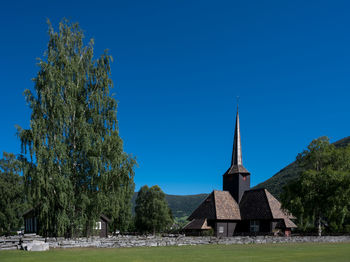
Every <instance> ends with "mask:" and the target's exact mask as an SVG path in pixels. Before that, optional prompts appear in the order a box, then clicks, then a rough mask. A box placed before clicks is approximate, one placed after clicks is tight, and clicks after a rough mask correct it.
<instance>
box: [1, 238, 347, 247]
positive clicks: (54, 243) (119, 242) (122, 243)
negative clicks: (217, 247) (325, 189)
mask: <svg viewBox="0 0 350 262" xmlns="http://www.w3.org/2000/svg"><path fill="white" fill-rule="evenodd" d="M31 241H45V242H46V243H48V244H49V246H50V248H76V247H97V248H118V247H156V246H184V245H209V244H223V245H230V244H265V243H303V242H315V243H337V242H350V236H322V237H316V236H292V237H273V236H255V237H251V236H242V237H239V236H236V237H225V238H216V237H186V236H182V235H180V236H165V237H160V236H115V237H109V238H99V237H92V238H76V239H64V238H46V239H44V238H41V237H40V236H35V235H25V236H22V237H19V236H16V237H6V238H5V237H3V238H0V250H8V249H21V248H22V243H24V244H25V243H29V242H31Z"/></svg>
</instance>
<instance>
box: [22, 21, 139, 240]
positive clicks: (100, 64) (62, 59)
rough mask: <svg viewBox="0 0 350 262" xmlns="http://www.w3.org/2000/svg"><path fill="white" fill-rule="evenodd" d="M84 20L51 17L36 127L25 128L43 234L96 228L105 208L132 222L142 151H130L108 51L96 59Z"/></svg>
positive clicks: (34, 105)
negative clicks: (137, 164) (82, 27)
mask: <svg viewBox="0 0 350 262" xmlns="http://www.w3.org/2000/svg"><path fill="white" fill-rule="evenodd" d="M83 39H84V35H83V33H82V31H81V30H80V28H79V26H78V24H71V23H69V22H68V21H67V20H63V21H62V22H61V23H60V24H59V30H58V32H55V30H54V28H53V27H52V26H51V24H50V23H49V43H48V49H47V51H46V57H45V59H40V60H39V63H38V66H39V68H40V69H39V72H38V74H37V76H36V78H34V83H35V86H34V92H31V91H30V90H26V91H25V97H26V100H27V102H28V103H29V106H30V108H31V109H32V114H31V121H30V129H28V130H23V129H21V128H18V133H19V137H20V139H21V141H22V150H23V151H24V153H26V152H27V151H29V155H30V160H28V161H27V164H26V165H25V168H24V177H25V182H26V188H27V189H28V191H29V192H30V194H31V196H32V197H33V199H35V203H34V205H38V206H39V219H40V221H41V230H42V232H40V233H41V234H43V235H54V236H72V235H76V234H78V232H81V230H83V231H84V232H85V234H89V232H90V231H91V228H93V226H94V225H95V221H96V220H97V219H98V216H99V215H100V214H101V213H105V214H106V215H107V216H109V217H110V218H111V219H112V228H113V229H116V228H117V227H120V228H125V227H127V224H128V222H129V217H130V199H131V197H132V194H133V191H134V182H133V176H134V171H133V167H134V165H135V159H134V158H132V157H130V156H129V155H127V154H126V153H124V151H123V142H122V140H121V138H120V137H119V133H118V122H117V117H116V113H117V102H116V100H115V99H114V98H113V97H112V96H111V95H110V88H112V87H113V83H112V80H111V78H110V74H111V68H110V63H111V61H112V58H111V56H109V54H108V52H107V51H105V53H104V54H103V55H102V56H101V57H99V58H97V59H94V57H93V54H94V50H93V40H90V42H89V44H88V45H86V46H85V45H84V43H83Z"/></svg>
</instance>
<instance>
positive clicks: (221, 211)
mask: <svg viewBox="0 0 350 262" xmlns="http://www.w3.org/2000/svg"><path fill="white" fill-rule="evenodd" d="M293 218H294V217H293V216H292V215H291V214H289V213H288V212H286V211H285V210H282V209H281V203H280V202H279V201H278V200H277V199H276V198H275V197H274V196H273V195H271V194H270V193H269V191H267V190H266V189H250V173H249V172H248V170H247V169H245V168H244V166H243V162H242V148H241V134H240V126H239V114H238V109H237V116H236V127H235V135H234V142H233V152H232V161H231V166H230V168H229V169H228V170H227V171H226V172H225V174H224V175H223V191H220V190H214V191H213V192H212V193H211V194H209V196H208V197H207V198H206V199H205V200H204V201H203V202H202V203H201V204H200V205H199V207H198V208H197V209H195V210H194V211H193V213H192V214H191V215H190V216H189V217H188V220H189V221H190V222H189V223H188V224H187V225H186V226H185V227H184V231H185V233H186V234H189V235H201V234H203V233H204V232H205V231H208V230H211V229H213V230H214V232H215V235H216V236H218V237H223V236H224V237H229V236H233V235H235V234H236V235H237V234H278V233H282V234H284V235H286V236H289V235H290V233H291V229H292V228H296V225H295V224H294V223H293V221H292V220H291V219H293Z"/></svg>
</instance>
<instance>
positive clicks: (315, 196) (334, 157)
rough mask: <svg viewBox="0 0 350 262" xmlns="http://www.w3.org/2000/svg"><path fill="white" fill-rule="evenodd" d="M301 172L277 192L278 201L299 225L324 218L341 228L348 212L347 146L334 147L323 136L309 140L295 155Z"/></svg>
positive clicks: (333, 227) (349, 167)
mask: <svg viewBox="0 0 350 262" xmlns="http://www.w3.org/2000/svg"><path fill="white" fill-rule="evenodd" d="M297 161H298V163H299V165H300V166H301V167H302V170H303V172H302V173H301V174H300V176H299V178H298V179H297V180H295V181H292V182H291V183H289V184H288V185H287V186H286V187H285V188H284V191H283V193H282V195H281V200H282V205H283V206H284V207H285V208H287V209H288V210H290V211H291V212H292V213H293V214H294V215H297V216H298V218H299V226H300V227H302V228H303V227H305V226H306V225H307V224H308V223H309V222H310V221H311V223H313V224H314V223H315V224H317V228H318V234H319V235H321V233H322V227H321V222H322V220H325V221H326V222H327V223H328V224H329V228H330V229H331V230H335V231H337V230H342V229H343V226H344V221H345V220H346V218H347V217H349V215H350V212H349V210H350V204H349V200H350V147H345V148H338V149H337V148H335V147H334V145H332V144H330V143H329V139H328V138H327V137H321V138H319V139H315V140H313V141H312V142H311V143H310V145H309V146H308V148H307V150H304V151H303V152H302V153H300V154H299V155H298V157H297Z"/></svg>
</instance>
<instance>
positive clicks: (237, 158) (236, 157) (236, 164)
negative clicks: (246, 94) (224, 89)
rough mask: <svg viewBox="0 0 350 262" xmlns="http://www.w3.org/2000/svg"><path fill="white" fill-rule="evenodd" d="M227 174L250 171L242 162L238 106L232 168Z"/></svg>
mask: <svg viewBox="0 0 350 262" xmlns="http://www.w3.org/2000/svg"><path fill="white" fill-rule="evenodd" d="M227 172H228V173H229V174H236V173H241V174H244V173H249V172H248V170H247V169H245V168H244V166H243V160H242V146H241V130H240V125H239V112H238V105H237V115H236V126H235V135H234V139H233V150H232V159H231V167H230V168H229V170H228V171H227Z"/></svg>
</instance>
